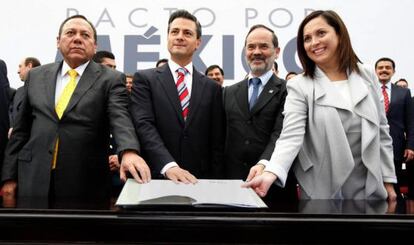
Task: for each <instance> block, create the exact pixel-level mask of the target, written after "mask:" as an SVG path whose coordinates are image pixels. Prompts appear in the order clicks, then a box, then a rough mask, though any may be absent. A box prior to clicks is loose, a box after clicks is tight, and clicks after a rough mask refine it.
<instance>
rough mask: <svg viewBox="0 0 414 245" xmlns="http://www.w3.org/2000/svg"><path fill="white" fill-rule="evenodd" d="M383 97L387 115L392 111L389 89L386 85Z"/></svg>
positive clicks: (383, 88)
mask: <svg viewBox="0 0 414 245" xmlns="http://www.w3.org/2000/svg"><path fill="white" fill-rule="evenodd" d="M382 95H383V96H384V108H385V113H388V110H389V109H390V97H388V92H387V87H386V86H385V85H382Z"/></svg>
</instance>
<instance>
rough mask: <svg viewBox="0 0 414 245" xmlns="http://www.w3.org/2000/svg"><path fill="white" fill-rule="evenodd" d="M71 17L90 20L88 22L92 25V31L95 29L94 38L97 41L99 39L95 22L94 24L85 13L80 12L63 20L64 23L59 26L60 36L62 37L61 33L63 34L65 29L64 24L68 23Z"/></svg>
mask: <svg viewBox="0 0 414 245" xmlns="http://www.w3.org/2000/svg"><path fill="white" fill-rule="evenodd" d="M71 19H83V20H85V21H86V22H88V24H89V25H90V26H91V27H92V31H93V38H94V40H95V43H96V42H97V39H98V37H97V34H96V29H95V27H94V26H93V24H92V22H90V21H89V20H88V19H87V18H86V17H85V16H83V15H80V14H77V15H72V16H70V17H68V18H66V19H65V20H64V21H63V22H62V24H60V27H59V38H60V35H61V34H62V31H63V26H64V25H65V24H66V22H68V21H69V20H71Z"/></svg>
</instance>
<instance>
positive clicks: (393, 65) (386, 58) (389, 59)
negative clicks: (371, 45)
mask: <svg viewBox="0 0 414 245" xmlns="http://www.w3.org/2000/svg"><path fill="white" fill-rule="evenodd" d="M381 61H389V62H391V64H392V69H394V70H395V62H394V61H393V60H392V59H391V58H388V57H382V58H380V59H378V60H377V62H375V68H377V65H378V63H380V62H381Z"/></svg>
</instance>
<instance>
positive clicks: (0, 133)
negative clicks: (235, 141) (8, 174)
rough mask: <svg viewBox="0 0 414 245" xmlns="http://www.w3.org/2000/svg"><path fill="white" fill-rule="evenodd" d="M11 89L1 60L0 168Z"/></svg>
mask: <svg viewBox="0 0 414 245" xmlns="http://www.w3.org/2000/svg"><path fill="white" fill-rule="evenodd" d="M9 88H10V85H9V80H8V79H7V66H6V63H4V61H3V60H1V59H0V168H1V166H2V165H3V154H4V149H5V147H6V143H7V131H8V129H9V116H8V108H9V102H10V99H9Z"/></svg>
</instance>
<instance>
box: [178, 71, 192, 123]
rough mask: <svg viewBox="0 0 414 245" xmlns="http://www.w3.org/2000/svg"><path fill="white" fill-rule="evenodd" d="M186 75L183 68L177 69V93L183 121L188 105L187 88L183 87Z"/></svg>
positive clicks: (188, 95) (185, 117)
mask: <svg viewBox="0 0 414 245" xmlns="http://www.w3.org/2000/svg"><path fill="white" fill-rule="evenodd" d="M187 73H188V71H187V69H185V68H182V67H181V68H178V69H177V74H178V77H177V91H178V98H179V99H180V103H181V109H182V115H183V118H184V121H185V120H186V119H187V115H188V106H189V105H190V94H189V93H188V90H187V86H186V85H185V81H184V78H185V75H186V74H187Z"/></svg>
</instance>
